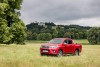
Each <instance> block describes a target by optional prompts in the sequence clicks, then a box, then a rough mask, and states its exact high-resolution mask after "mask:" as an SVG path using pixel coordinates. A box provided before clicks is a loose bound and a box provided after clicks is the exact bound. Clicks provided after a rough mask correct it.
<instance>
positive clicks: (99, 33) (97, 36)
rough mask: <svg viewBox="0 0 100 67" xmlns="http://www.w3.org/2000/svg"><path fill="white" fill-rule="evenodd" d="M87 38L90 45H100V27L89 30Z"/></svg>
mask: <svg viewBox="0 0 100 67" xmlns="http://www.w3.org/2000/svg"><path fill="white" fill-rule="evenodd" d="M87 36H88V41H89V42H90V44H100V27H93V28H91V29H90V30H89V31H88V34H87Z"/></svg>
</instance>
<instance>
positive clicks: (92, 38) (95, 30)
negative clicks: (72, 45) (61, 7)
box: [26, 22, 100, 44]
mask: <svg viewBox="0 0 100 67" xmlns="http://www.w3.org/2000/svg"><path fill="white" fill-rule="evenodd" d="M26 27H27V40H50V39H52V38H63V37H64V38H72V39H88V41H89V43H90V44H100V27H89V26H79V25H56V24H54V23H53V22H49V23H47V22H44V23H43V22H42V23H41V22H32V23H30V24H28V25H26Z"/></svg>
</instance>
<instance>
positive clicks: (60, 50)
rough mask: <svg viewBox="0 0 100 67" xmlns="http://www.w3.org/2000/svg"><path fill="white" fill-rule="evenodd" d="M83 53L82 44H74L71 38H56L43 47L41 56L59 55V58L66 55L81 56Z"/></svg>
mask: <svg viewBox="0 0 100 67" xmlns="http://www.w3.org/2000/svg"><path fill="white" fill-rule="evenodd" d="M81 51H82V45H81V44H74V42H73V40H72V39H70V38H54V39H52V40H50V41H49V42H48V43H46V44H43V45H41V47H40V54H41V56H43V55H57V56H58V57H61V56H63V55H64V54H73V55H76V56H79V55H80V52H81Z"/></svg>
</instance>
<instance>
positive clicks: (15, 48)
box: [0, 40, 100, 67]
mask: <svg viewBox="0 0 100 67" xmlns="http://www.w3.org/2000/svg"><path fill="white" fill-rule="evenodd" d="M75 42H77V43H78V42H80V41H78V40H76V41H75ZM82 42H84V41H82ZM85 42H86V41H85ZM40 45H41V43H33V42H30V43H29V42H27V43H26V45H14V44H13V45H0V67H100V46H99V45H83V51H82V53H81V55H80V56H63V57H61V58H59V57H54V56H43V57H42V56H40V53H39V48H40Z"/></svg>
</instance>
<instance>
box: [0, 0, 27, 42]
mask: <svg viewBox="0 0 100 67" xmlns="http://www.w3.org/2000/svg"><path fill="white" fill-rule="evenodd" d="M22 1H23V0H0V28H1V29H0V33H1V34H0V35H1V36H0V40H1V41H0V43H6V44H10V43H17V44H22V43H24V40H25V37H26V26H25V25H24V23H23V22H22V21H21V19H19V16H20V12H19V10H20V9H21V4H22ZM2 29H3V30H2ZM5 31H6V32H5ZM3 33H4V34H3Z"/></svg>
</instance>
